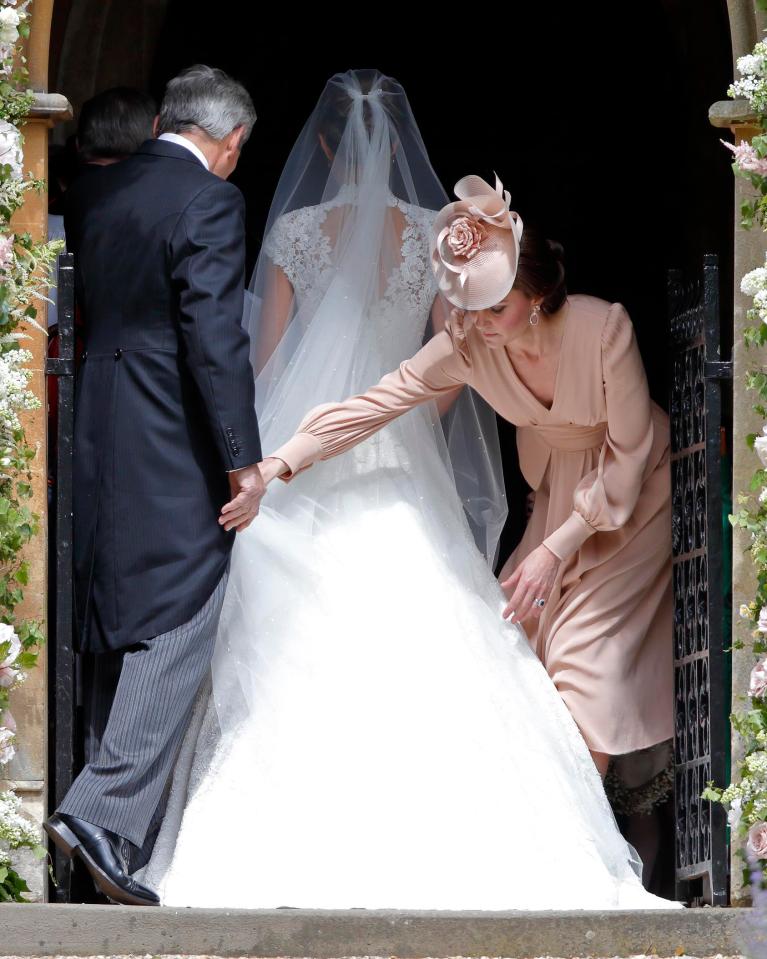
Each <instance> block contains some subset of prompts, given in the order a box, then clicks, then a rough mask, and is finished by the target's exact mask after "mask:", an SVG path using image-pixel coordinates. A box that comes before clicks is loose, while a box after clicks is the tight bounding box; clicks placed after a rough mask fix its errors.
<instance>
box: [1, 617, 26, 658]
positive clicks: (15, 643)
mask: <svg viewBox="0 0 767 959" xmlns="http://www.w3.org/2000/svg"><path fill="white" fill-rule="evenodd" d="M6 645H7V647H8V653H7V654H6V656H5V658H4V659H2V660H0V666H13V664H14V663H15V662H16V657H17V656H18V655H19V653H20V652H21V640H20V639H19V637H18V636H17V635H16V630H15V629H14V628H13V626H9V625H8V623H0V646H3V647H5V646H6Z"/></svg>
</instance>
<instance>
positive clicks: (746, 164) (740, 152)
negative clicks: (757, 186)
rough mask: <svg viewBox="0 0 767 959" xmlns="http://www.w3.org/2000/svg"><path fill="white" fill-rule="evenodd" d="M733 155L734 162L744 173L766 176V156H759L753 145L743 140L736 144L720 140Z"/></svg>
mask: <svg viewBox="0 0 767 959" xmlns="http://www.w3.org/2000/svg"><path fill="white" fill-rule="evenodd" d="M719 142H720V143H723V144H724V145H725V146H726V147H727V149H728V150H731V151H732V152H733V154H734V156H735V162H736V163H737V165H738V166H739V167H740V169H741V170H743V172H744V173H758V174H759V175H760V176H767V157H760V156H759V154H758V153H757V152H756V150H755V149H754V147H752V146H751V144H750V143H747V142H746V141H745V140H744V141H743V142H742V143H738V144H737V145H735V144H733V143H727V141H726V140H720V141H719Z"/></svg>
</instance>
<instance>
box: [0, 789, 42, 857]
mask: <svg viewBox="0 0 767 959" xmlns="http://www.w3.org/2000/svg"><path fill="white" fill-rule="evenodd" d="M20 811H21V800H20V799H19V797H18V796H14V794H13V793H12V792H3V793H0V844H2V846H4V847H5V849H20V848H21V847H22V846H28V847H30V848H33V847H34V846H36V845H37V844H38V843H39V842H40V838H39V833H38V830H37V829H36V828H35V826H34V824H33V823H31V822H30V821H29V820H28V819H27V818H26V817H24V816H22V815H21V812H20Z"/></svg>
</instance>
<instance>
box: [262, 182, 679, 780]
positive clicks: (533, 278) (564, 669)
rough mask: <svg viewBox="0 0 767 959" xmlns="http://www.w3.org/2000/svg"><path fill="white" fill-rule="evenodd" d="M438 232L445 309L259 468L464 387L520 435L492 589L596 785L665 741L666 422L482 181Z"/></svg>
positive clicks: (289, 467) (326, 450)
mask: <svg viewBox="0 0 767 959" xmlns="http://www.w3.org/2000/svg"><path fill="white" fill-rule="evenodd" d="M456 194H457V195H458V196H459V197H460V198H461V199H460V201H459V202H457V203H453V204H450V205H448V206H447V207H446V208H445V209H444V210H443V211H442V212H441V214H440V215H439V217H438V218H437V221H436V224H435V226H434V230H433V237H432V265H433V267H434V270H435V275H436V277H437V279H438V281H439V285H440V289H441V291H442V293H443V294H444V295H445V296H446V297H447V299H448V300H449V301H451V302H452V303H453V305H454V306H455V307H456V308H457V309H455V310H454V312H453V314H452V316H451V318H450V320H449V322H448V328H447V330H445V331H444V332H442V333H440V335H439V336H437V337H435V338H434V339H433V340H432V341H431V342H429V343H428V344H427V345H426V346H425V347H424V348H423V349H422V350H421V351H420V352H419V353H417V354H416V355H415V356H414V357H413V358H412V359H410V360H407V361H406V362H405V363H403V364H402V365H401V367H400V369H399V370H397V371H396V372H394V373H391V374H389V375H388V376H386V377H384V378H383V379H382V380H381V382H380V383H379V384H378V386H376V387H374V388H373V389H371V390H369V391H368V392H367V393H365V394H364V395H362V396H358V397H355V398H353V399H351V400H348V401H346V402H344V403H341V404H337V405H334V406H326V407H323V408H318V409H317V410H314V411H312V412H311V413H310V414H309V415H308V416H307V417H306V418H305V419H304V421H303V422H302V424H301V425H300V427H299V429H298V432H297V434H296V436H295V437H294V438H293V439H292V440H291V441H289V442H288V443H287V444H285V445H284V446H283V447H282V448H281V449H278V450H277V451H276V452H275V453H274V454H273V456H274V459H271V460H267V461H266V464H267V470H268V476H269V478H270V479H272V478H274V476H276V475H280V474H281V475H282V478H283V479H289V478H290V477H291V476H294V475H296V474H297V473H298V472H300V471H301V470H303V469H305V468H306V467H308V466H309V465H311V464H312V463H313V462H315V461H316V460H319V459H327V458H328V457H332V456H335V455H337V454H338V453H341V452H343V451H344V450H346V449H349V448H350V447H352V446H353V445H354V444H355V443H357V442H359V441H360V440H362V439H365V438H366V437H368V436H371V435H373V434H374V433H375V432H376V431H377V430H379V429H380V428H381V427H382V426H384V425H386V424H387V423H389V422H391V421H392V420H393V419H395V418H396V417H398V416H400V415H401V414H402V413H404V412H406V411H407V410H409V409H410V408H412V407H414V406H417V405H419V404H420V403H423V402H425V401H426V400H430V399H436V398H439V397H440V396H441V395H443V394H447V393H450V392H451V391H454V390H455V388H456V386H458V385H462V384H468V385H470V386H471V387H473V389H475V390H476V391H477V392H478V393H479V394H481V395H482V396H483V397H484V398H485V399H486V400H487V402H488V403H489V404H490V405H491V406H492V407H493V408H494V409H495V410H496V411H497V412H498V413H500V414H501V415H502V416H503V417H505V418H506V419H507V420H509V421H510V422H512V423H514V424H515V425H516V427H517V443H518V448H519V456H520V464H521V468H522V471H523V474H524V476H525V479H526V480H527V482H528V483H529V484H530V486H531V487H532V489H533V490H534V491H535V503H534V507H533V511H532V516H531V518H530V520H529V523H528V525H527V529H526V531H525V534H524V537H523V539H522V542H521V543H520V545H519V546H518V547H517V549H516V550H515V552H514V553H513V555H512V556H511V557H510V558H509V559H508V561H507V562H506V564H505V566H504V568H503V572H502V574H501V580H502V585H503V588H504V589H505V591H506V593H507V595H508V597H509V599H508V604H507V606H506V609H505V611H504V616H505V617H507V618H508V619H510V620H511V621H513V622H519V623H522V624H523V626H524V627H525V629H526V631H527V634H528V637H529V639H530V642H531V644H532V646H533V648H534V649H535V651H536V653H537V654H538V656H539V658H540V659H541V661H542V662H543V664H544V665H545V667H546V669H547V671H548V673H549V675H550V676H551V678H552V680H553V681H554V683H555V685H556V687H557V689H558V690H559V693H560V695H561V696H562V698H563V699H564V701H565V703H566V704H567V706H568V708H569V710H570V712H571V713H572V715H573V717H574V718H575V720H576V722H577V723H578V726H579V728H580V730H581V733H582V734H583V737H584V739H585V740H586V742H587V744H588V746H589V749H590V750H591V753H592V756H593V758H594V761H595V763H596V765H597V768H598V769H599V770H600V772H601V773H602V774H603V775H604V773H605V772H606V769H607V764H608V761H609V759H610V757H611V756H615V755H623V754H627V753H630V752H633V751H635V750H640V749H645V748H647V747H649V746H652V745H654V744H656V743H661V742H663V741H664V740H667V739H669V738H670V737H671V735H672V732H673V726H672V704H673V687H672V677H673V670H672V662H671V635H672V633H671V543H670V530H671V517H670V510H671V506H670V476H669V431H668V419H667V416H666V414H665V413H664V412H663V411H662V410H661V409H660V408H659V407H658V406H656V405H655V404H654V403H653V402H652V401H651V400H650V397H649V392H648V388H647V379H646V376H645V371H644V368H643V366H642V361H641V357H640V355H639V350H638V348H637V345H636V340H635V337H634V331H633V327H632V325H631V321H630V320H629V317H628V315H627V313H626V311H625V310H624V308H623V307H622V306H621V305H620V304H609V303H606V302H604V301H603V300H599V299H596V298H595V297H591V296H580V295H574V296H567V294H566V289H565V283H564V270H563V268H562V264H561V250H560V248H559V247H558V246H557V245H556V244H552V243H549V242H548V241H546V240H544V239H543V238H542V237H541V236H540V235H539V234H538V233H537V232H535V231H532V230H527V231H524V230H523V228H522V224H521V221H520V220H519V218H518V217H517V216H516V214H514V213H513V212H511V211H510V210H509V199H508V194H504V192H503V190H502V188H501V186H500V185H497V187H496V189H493V188H492V187H490V186H489V185H488V184H486V183H485V182H484V181H482V180H481V179H480V178H479V177H467V178H465V179H464V180H462V181H461V182H460V183H459V184H458V185H457V186H456Z"/></svg>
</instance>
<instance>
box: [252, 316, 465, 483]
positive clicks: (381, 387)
mask: <svg viewBox="0 0 767 959" xmlns="http://www.w3.org/2000/svg"><path fill="white" fill-rule="evenodd" d="M469 369H470V362H469V360H468V358H467V357H466V356H465V355H464V354H463V353H462V352H460V351H459V350H458V349H457V348H456V345H455V342H454V338H453V334H452V332H451V330H450V328H449V327H448V328H447V329H445V330H444V331H443V332H442V333H439V334H437V336H435V337H433V338H432V339H431V340H429V342H428V343H427V344H426V345H425V346H424V347H423V349H421V350H419V351H418V353H416V354H415V356H413V357H411V358H410V359H409V360H405V362H404V363H402V364H401V365H400V367H399V369H397V370H394V372H392V373H388V374H387V375H386V376H384V377H383V378H382V379H381V380H380V381H379V382H378V384H377V385H376V386H374V387H372V388H371V389H369V390H368V391H367V392H366V393H362V394H361V395H360V396H353V397H351V398H350V399H348V400H344V401H343V402H342V403H325V404H323V405H321V406H317V407H315V408H314V409H313V410H311V411H310V412H309V413H308V415H307V416H305V417H304V419H303V420H302V421H301V423H300V424H299V427H298V430H297V431H296V433H295V435H294V436H293V437H292V438H291V439H289V440H288V442H287V443H285V444H284V445H283V446H281V447H280V448H279V449H278V450H275V452H274V453H272V454H270V455H271V456H273V457H276V458H277V459H281V460H282V461H283V462H284V463H285V464H286V465H287V466H288V468H289V472H288V473H285V474H283V475H282V476H281V479H283V480H290V479H292V478H293V477H294V476H295V475H296V474H297V473H300V472H301V471H302V470H305V469H307V468H308V467H309V466H311V465H312V464H313V463H316V462H317V460H325V459H330V458H331V457H333V456H337V455H338V454H339V453H343V452H345V451H346V450H348V449H351V448H352V447H353V446H356V445H357V444H358V443H361V442H362V441H363V440H365V439H367V438H368V437H369V436H372V435H373V433H376V432H377V431H378V430H380V429H381V428H382V427H384V426H386V424H387V423H390V422H391V421H392V420H394V419H396V418H397V417H398V416H402V414H403V413H406V412H407V411H408V410H410V409H412V408H413V407H415V406H418V405H420V404H421V403H425V402H427V401H428V400H431V399H434V398H435V397H438V396H440V395H441V394H444V393H449V392H450V391H451V390H453V389H455V387H456V386H460V385H462V384H463V383H465V382H467V378H468V372H469Z"/></svg>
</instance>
